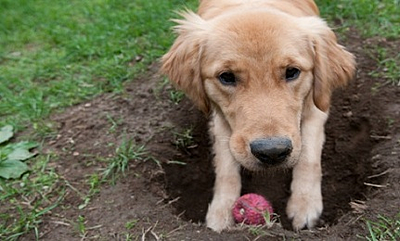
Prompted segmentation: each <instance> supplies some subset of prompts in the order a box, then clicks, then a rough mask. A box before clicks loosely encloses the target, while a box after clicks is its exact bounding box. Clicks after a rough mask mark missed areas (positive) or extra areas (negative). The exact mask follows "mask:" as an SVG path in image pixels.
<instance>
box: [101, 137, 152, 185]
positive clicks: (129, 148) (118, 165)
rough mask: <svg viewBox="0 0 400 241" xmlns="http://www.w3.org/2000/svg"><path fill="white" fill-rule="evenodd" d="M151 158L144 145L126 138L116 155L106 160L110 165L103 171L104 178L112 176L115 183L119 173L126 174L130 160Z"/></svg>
mask: <svg viewBox="0 0 400 241" xmlns="http://www.w3.org/2000/svg"><path fill="white" fill-rule="evenodd" d="M148 159H150V157H149V156H148V153H147V151H146V150H145V147H144V146H139V145H136V143H135V142H134V141H133V140H131V139H129V140H126V139H124V140H123V141H122V143H121V145H120V146H119V147H117V149H116V151H115V156H114V157H112V158H109V159H107V160H106V162H107V163H108V166H107V167H106V169H105V170H104V171H103V173H102V179H103V180H105V179H108V178H111V182H112V183H115V179H116V177H117V175H119V174H122V175H124V174H125V171H126V170H127V169H128V167H129V165H128V164H129V162H130V161H146V160H148Z"/></svg>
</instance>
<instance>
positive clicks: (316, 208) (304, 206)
mask: <svg viewBox="0 0 400 241" xmlns="http://www.w3.org/2000/svg"><path fill="white" fill-rule="evenodd" d="M322 209H323V205H322V196H321V195H320V194H319V195H318V194H316V195H296V194H295V193H293V194H292V196H291V197H290V199H289V202H288V205H287V208H286V213H287V215H288V217H289V219H291V220H292V225H293V229H294V230H296V231H298V230H300V229H303V228H305V227H307V228H313V227H314V226H315V225H316V224H317V222H318V219H319V216H320V215H321V213H322Z"/></svg>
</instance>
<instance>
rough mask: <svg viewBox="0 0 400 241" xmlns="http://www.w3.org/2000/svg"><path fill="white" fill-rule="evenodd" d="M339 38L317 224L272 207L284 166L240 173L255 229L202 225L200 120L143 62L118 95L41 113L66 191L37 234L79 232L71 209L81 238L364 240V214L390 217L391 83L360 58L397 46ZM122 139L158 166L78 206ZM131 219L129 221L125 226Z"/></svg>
mask: <svg viewBox="0 0 400 241" xmlns="http://www.w3.org/2000/svg"><path fill="white" fill-rule="evenodd" d="M345 42H346V44H345V45H346V46H348V48H349V49H350V51H352V52H353V53H355V54H356V55H357V59H358V76H357V78H356V80H355V81H354V82H352V83H351V85H350V86H349V87H348V88H346V89H345V90H339V91H337V92H335V95H334V98H333V103H334V105H333V107H332V109H331V114H330V119H329V121H328V123H327V125H326V135H327V139H326V144H325V148H324V152H323V158H322V159H323V185H322V189H323V190H322V191H323V196H324V212H323V214H322V220H323V221H322V222H321V225H320V227H319V228H317V229H315V230H313V231H301V232H300V233H295V232H293V231H291V230H290V226H289V225H288V220H287V218H286V216H285V212H284V208H285V205H286V201H287V199H288V197H289V183H290V172H283V171H282V173H277V174H274V175H270V176H267V175H263V176H256V175H252V174H251V173H248V172H243V192H258V193H261V194H263V195H265V196H266V197H267V198H268V199H269V200H271V201H272V204H273V206H274V208H275V211H276V212H277V213H278V214H279V215H280V222H279V223H276V224H274V226H273V227H272V228H270V229H267V228H264V229H262V230H261V231H260V230H259V231H254V230H253V231H252V229H248V228H244V227H238V228H235V229H234V230H232V231H229V232H223V233H222V234H217V233H215V232H212V231H210V230H208V229H207V228H206V227H205V226H204V223H203V221H204V217H205V214H206V210H207V205H208V203H209V202H210V200H211V197H212V186H213V182H214V172H213V168H212V163H211V159H210V155H209V144H208V137H207V131H206V129H207V128H206V127H207V124H206V120H205V119H204V117H202V115H201V114H200V113H199V112H198V111H197V110H196V109H195V108H194V107H193V106H192V105H191V104H190V102H189V101H188V100H186V99H184V100H183V101H181V102H180V104H178V105H176V104H173V103H172V102H171V101H170V100H169V96H168V94H169V91H170V89H171V87H170V86H169V85H162V77H161V76H160V75H159V74H158V73H157V69H158V67H157V65H155V66H152V67H151V68H150V69H149V71H148V72H147V74H146V75H142V76H141V78H139V79H136V80H135V81H133V82H131V83H129V84H128V85H127V86H126V91H125V92H124V93H123V94H119V95H112V94H104V95H101V96H98V97H97V98H95V99H93V100H92V101H89V102H87V103H82V104H80V105H77V106H74V107H71V108H69V109H67V110H66V111H64V112H63V113H58V114H54V115H53V116H52V118H51V120H52V121H54V122H55V123H57V125H58V135H57V137H56V138H53V139H51V140H48V142H47V143H46V144H45V151H46V152H55V153H57V154H58V155H59V158H58V160H57V161H54V162H53V161H52V162H51V163H50V164H49V165H51V166H53V167H55V168H56V171H57V172H58V173H59V175H60V176H61V177H62V178H63V180H65V182H64V183H60V185H65V186H66V189H65V190H66V193H65V197H64V200H63V201H62V204H61V205H59V207H57V208H56V209H54V210H52V212H51V213H50V214H48V215H46V216H45V217H44V218H43V223H42V225H41V228H40V231H41V233H40V235H41V240H80V239H82V235H80V234H79V232H78V228H77V220H78V217H79V216H82V217H84V219H85V227H86V234H85V236H84V237H86V238H92V239H96V240H125V239H126V238H127V237H128V235H130V236H129V237H131V238H132V239H133V240H141V239H142V237H145V238H146V240H157V237H158V238H164V239H167V240H253V239H255V238H257V237H258V236H259V237H260V239H261V240H264V239H265V238H268V240H271V239H272V240H274V239H276V240H281V239H291V238H294V239H303V240H304V239H307V240H322V239H325V240H338V239H345V240H354V239H355V238H356V237H357V235H359V236H365V235H367V234H368V231H367V230H366V225H365V222H364V220H365V219H370V220H376V216H377V214H381V215H385V216H388V217H392V218H393V217H394V216H395V215H396V213H398V212H399V207H400V193H399V192H400V191H399V190H400V187H399V185H400V169H399V156H400V155H399V153H400V141H399V140H400V132H399V129H400V88H399V87H398V86H397V87H395V86H393V85H391V84H387V83H386V80H385V79H379V78H373V77H371V76H370V75H369V73H370V72H371V71H372V70H375V69H376V63H375V61H374V60H373V59H372V58H371V57H370V56H371V54H372V56H373V49H374V46H376V45H381V46H383V47H387V48H389V49H392V50H393V53H396V46H399V42H398V41H397V42H390V41H386V40H385V39H367V40H363V39H361V38H359V37H358V36H357V35H354V36H349V37H348V38H347V39H346V40H345ZM377 87H379V88H377ZM110 118H111V119H112V120H114V121H115V122H116V123H117V125H116V126H113V125H112V123H111V121H110ZM188 128H193V130H194V131H193V137H194V139H193V140H194V142H193V143H192V144H191V145H190V146H188V147H186V148H182V147H181V148H179V147H177V146H176V145H174V144H173V143H174V140H176V135H174V133H182V131H184V130H186V129H188ZM124 137H129V138H133V139H134V140H135V142H136V143H138V144H145V145H146V149H147V150H148V152H149V154H151V156H153V157H154V158H155V159H156V160H158V161H159V163H160V165H158V164H157V162H156V161H154V160H147V161H138V160H131V162H130V165H129V170H128V171H127V172H126V175H125V176H121V177H119V178H118V179H117V180H116V183H115V185H112V184H103V185H102V186H101V191H100V192H99V193H97V194H95V195H94V196H93V197H92V198H91V201H90V202H89V204H88V205H87V206H86V207H85V208H83V209H79V208H78V206H79V205H80V204H82V203H83V202H84V200H83V198H82V196H84V195H86V194H87V192H88V190H89V188H90V187H89V184H88V182H87V180H88V179H89V177H90V175H91V174H93V173H101V171H102V170H103V169H104V168H105V167H106V162H105V161H104V159H105V158H107V157H111V156H113V155H114V153H115V149H116V147H117V146H118V145H119V144H120V143H121V141H122V140H123V139H124ZM102 160H103V161H102ZM171 161H180V162H184V163H186V165H181V164H175V163H173V162H171ZM382 173H383V174H382ZM65 183H68V185H66V184H65ZM371 184H372V185H371ZM373 184H377V185H379V187H376V186H375V187H374V186H373ZM355 203H359V204H360V203H361V204H363V205H358V206H357V205H354V204H355ZM131 221H135V222H137V223H136V224H135V225H133V227H132V228H130V229H128V228H127V227H126V224H127V223H128V222H131ZM32 237H33V234H29V235H27V236H25V237H23V238H22V240H29V239H31V238H32Z"/></svg>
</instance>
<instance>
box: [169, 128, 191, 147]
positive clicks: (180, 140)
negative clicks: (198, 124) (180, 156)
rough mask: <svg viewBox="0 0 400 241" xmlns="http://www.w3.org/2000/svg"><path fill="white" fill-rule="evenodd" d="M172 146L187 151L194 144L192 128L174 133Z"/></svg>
mask: <svg viewBox="0 0 400 241" xmlns="http://www.w3.org/2000/svg"><path fill="white" fill-rule="evenodd" d="M173 134H174V140H173V144H174V145H175V146H177V147H179V148H183V149H187V148H189V147H190V146H193V145H194V144H195V142H194V137H193V128H192V127H191V128H187V129H185V130H183V131H182V132H174V133H173Z"/></svg>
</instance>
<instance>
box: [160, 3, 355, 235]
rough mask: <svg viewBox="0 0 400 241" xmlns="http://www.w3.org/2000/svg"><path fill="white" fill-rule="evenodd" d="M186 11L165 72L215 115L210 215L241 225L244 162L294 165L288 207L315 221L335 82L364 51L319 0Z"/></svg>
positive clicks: (223, 223)
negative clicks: (334, 27) (348, 41)
mask: <svg viewBox="0 0 400 241" xmlns="http://www.w3.org/2000/svg"><path fill="white" fill-rule="evenodd" d="M182 15H183V17H184V19H183V20H176V22H177V23H178V26H176V28H175V30H176V32H177V33H178V37H177V39H176V41H175V43H174V44H173V46H172V47H171V49H170V50H169V52H168V53H167V54H166V55H165V56H164V57H163V58H162V71H163V72H164V73H165V74H167V75H168V77H169V78H170V79H171V80H172V82H173V83H175V84H176V86H178V87H179V88H180V89H182V90H183V91H184V92H185V93H186V94H187V95H188V96H189V98H191V99H192V100H193V102H194V103H195V104H196V105H197V106H198V108H199V109H201V110H202V111H203V112H204V113H206V114H207V115H209V116H210V133H211V136H212V137H213V139H214V144H213V151H214V153H215V157H214V163H215V173H216V180H215V186H214V197H213V200H212V202H211V204H210V205H209V208H208V212H207V216H206V222H207V226H208V227H209V228H211V229H213V230H215V231H218V232H220V231H222V230H224V229H227V228H229V227H230V226H232V225H233V224H234V219H233V217H232V214H231V209H232V206H233V204H234V202H235V200H236V199H237V198H238V197H239V196H240V191H241V176H240V168H241V167H244V168H246V169H248V170H251V171H256V172H259V171H263V170H266V169H268V168H277V167H283V168H293V181H292V184H291V196H290V199H289V202H288V204H287V209H286V212H287V215H288V217H289V218H290V219H291V220H292V224H293V228H294V229H295V230H299V229H302V228H305V227H308V228H311V227H313V226H314V225H315V224H316V222H317V220H318V218H319V216H320V214H321V212H322V209H323V207H322V197H321V163H320V159H321V150H322V146H323V143H324V139H325V136H324V124H325V122H326V120H327V118H328V112H329V106H330V99H331V93H332V91H333V90H334V89H335V88H337V87H340V86H344V85H346V83H347V82H348V81H349V80H350V79H351V78H352V77H353V75H354V72H355V61H354V56H353V55H352V54H350V53H349V52H347V51H346V50H345V49H344V48H343V47H342V46H341V45H339V44H338V43H337V41H336V37H335V35H334V33H333V32H332V31H331V29H330V28H329V27H328V26H327V25H326V23H325V22H324V21H323V20H321V19H320V18H319V17H318V15H319V12H318V8H317V6H316V5H315V3H314V2H313V1H312V0H203V1H200V7H199V10H198V13H197V14H195V13H193V12H190V11H188V12H186V13H183V14H182Z"/></svg>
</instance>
